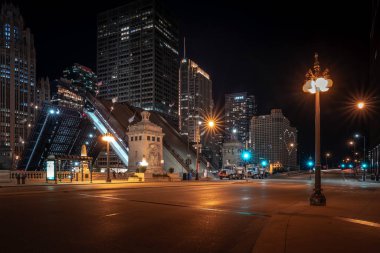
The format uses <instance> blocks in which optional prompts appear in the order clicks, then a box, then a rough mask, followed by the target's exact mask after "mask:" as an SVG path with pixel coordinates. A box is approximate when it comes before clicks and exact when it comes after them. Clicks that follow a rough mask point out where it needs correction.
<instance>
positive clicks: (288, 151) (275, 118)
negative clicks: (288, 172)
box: [250, 109, 297, 169]
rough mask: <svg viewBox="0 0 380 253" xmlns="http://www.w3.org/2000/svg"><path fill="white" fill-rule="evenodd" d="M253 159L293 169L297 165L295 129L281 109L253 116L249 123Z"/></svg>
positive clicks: (257, 161)
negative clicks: (268, 113)
mask: <svg viewBox="0 0 380 253" xmlns="http://www.w3.org/2000/svg"><path fill="white" fill-rule="evenodd" d="M250 134H251V144H252V149H253V152H254V153H253V159H254V161H255V162H256V163H259V162H260V161H261V160H266V161H269V162H270V163H272V164H276V167H283V168H289V169H295V168H296V166H297V129H296V128H294V127H292V126H291V125H290V122H289V120H288V119H287V118H286V117H285V116H284V115H283V114H282V111H281V109H273V110H271V113H270V115H261V116H254V117H252V119H251V125H250Z"/></svg>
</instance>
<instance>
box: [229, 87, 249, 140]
mask: <svg viewBox="0 0 380 253" xmlns="http://www.w3.org/2000/svg"><path fill="white" fill-rule="evenodd" d="M255 114H256V100H255V96H253V95H248V93H247V92H240V93H232V94H226V95H225V106H224V127H225V139H226V140H229V139H231V135H232V134H233V135H236V137H237V140H238V141H240V142H241V143H243V144H244V145H246V144H247V142H248V141H249V121H250V120H251V118H252V116H253V115H255Z"/></svg>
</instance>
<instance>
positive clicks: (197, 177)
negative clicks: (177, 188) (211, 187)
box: [195, 172, 199, 180]
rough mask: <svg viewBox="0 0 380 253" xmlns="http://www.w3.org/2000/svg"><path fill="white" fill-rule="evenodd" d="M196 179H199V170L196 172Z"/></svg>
mask: <svg viewBox="0 0 380 253" xmlns="http://www.w3.org/2000/svg"><path fill="white" fill-rule="evenodd" d="M195 180H199V173H198V172H196V173H195Z"/></svg>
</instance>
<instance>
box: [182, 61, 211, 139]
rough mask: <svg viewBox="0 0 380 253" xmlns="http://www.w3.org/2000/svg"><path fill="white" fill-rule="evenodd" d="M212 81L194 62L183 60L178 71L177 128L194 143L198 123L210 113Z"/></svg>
mask: <svg viewBox="0 0 380 253" xmlns="http://www.w3.org/2000/svg"><path fill="white" fill-rule="evenodd" d="M212 107H213V101H212V81H211V79H210V76H209V75H208V74H207V73H206V72H205V71H204V70H203V69H201V68H200V67H199V66H198V65H197V64H196V63H195V62H194V61H192V60H190V59H186V58H185V59H183V60H182V61H181V64H180V69H179V108H178V111H179V128H180V131H181V134H183V135H187V136H188V138H189V141H190V142H196V141H197V140H196V138H197V136H196V129H197V124H198V122H203V121H204V118H205V116H207V115H210V113H211V112H212Z"/></svg>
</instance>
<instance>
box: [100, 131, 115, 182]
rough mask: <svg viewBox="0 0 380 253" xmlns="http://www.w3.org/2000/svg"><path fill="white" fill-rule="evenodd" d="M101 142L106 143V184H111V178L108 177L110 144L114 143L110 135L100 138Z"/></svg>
mask: <svg viewBox="0 0 380 253" xmlns="http://www.w3.org/2000/svg"><path fill="white" fill-rule="evenodd" d="M102 139H103V141H105V142H107V179H106V182H107V183H111V176H110V142H111V141H114V140H115V138H114V137H113V136H112V134H111V133H106V134H105V135H103V137H102Z"/></svg>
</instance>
